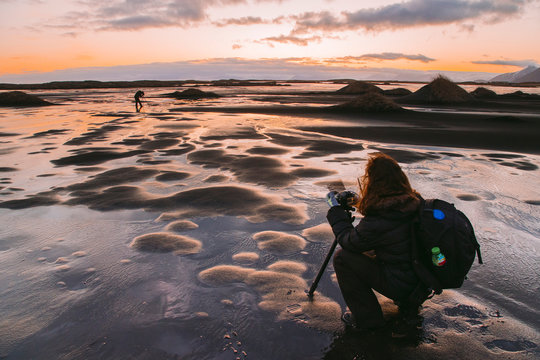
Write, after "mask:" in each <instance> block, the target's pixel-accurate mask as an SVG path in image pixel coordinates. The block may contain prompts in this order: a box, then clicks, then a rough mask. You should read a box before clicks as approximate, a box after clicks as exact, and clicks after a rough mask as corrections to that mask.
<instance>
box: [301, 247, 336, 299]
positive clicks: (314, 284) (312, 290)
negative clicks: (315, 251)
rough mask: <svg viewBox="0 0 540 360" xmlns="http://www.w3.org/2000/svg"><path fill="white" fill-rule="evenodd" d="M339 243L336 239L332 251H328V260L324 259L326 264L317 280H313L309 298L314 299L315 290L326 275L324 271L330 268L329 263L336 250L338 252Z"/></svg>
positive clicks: (323, 265)
mask: <svg viewBox="0 0 540 360" xmlns="http://www.w3.org/2000/svg"><path fill="white" fill-rule="evenodd" d="M337 244H338V242H337V239H334V242H333V243H332V246H331V247H330V251H328V255H326V259H324V262H323V264H322V266H321V269H320V270H319V273H318V274H317V277H316V278H315V280H313V284H312V285H311V288H309V291H308V297H310V298H312V297H313V293H314V292H315V289H317V285H319V281H320V280H321V277H322V275H323V274H324V270H325V269H326V266H328V263H329V262H330V259H331V258H332V254H334V250H336V246H337Z"/></svg>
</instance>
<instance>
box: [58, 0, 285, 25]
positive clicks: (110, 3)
mask: <svg viewBox="0 0 540 360" xmlns="http://www.w3.org/2000/svg"><path fill="white" fill-rule="evenodd" d="M251 1H252V2H254V3H261V2H279V3H281V2H282V1H283V0H251ZM79 3H80V4H81V5H82V6H83V8H86V10H82V11H77V12H71V13H68V14H66V15H65V16H63V17H62V18H60V19H57V21H59V22H60V25H57V26H62V27H71V28H80V27H81V26H83V27H86V28H90V29H97V30H107V31H111V30H118V31H125V30H141V29H146V28H161V27H188V26H192V25H195V24H198V23H202V22H204V21H207V20H208V14H207V12H208V9H210V8H213V7H222V6H231V5H241V4H247V3H249V0H152V1H150V0H107V1H103V0H95V1H89V0H79ZM263 21H264V20H262V19H257V18H256V17H244V18H239V19H228V20H224V21H222V22H217V23H215V25H217V26H226V25H243V24H246V25H247V24H250V23H258V22H263Z"/></svg>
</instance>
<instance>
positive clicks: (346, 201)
mask: <svg viewBox="0 0 540 360" xmlns="http://www.w3.org/2000/svg"><path fill="white" fill-rule="evenodd" d="M336 200H337V202H338V203H339V205H341V207H343V208H344V209H345V210H354V208H353V206H356V204H358V201H359V198H358V194H357V193H355V192H354V191H349V190H345V191H342V192H340V193H339V194H337V195H336Z"/></svg>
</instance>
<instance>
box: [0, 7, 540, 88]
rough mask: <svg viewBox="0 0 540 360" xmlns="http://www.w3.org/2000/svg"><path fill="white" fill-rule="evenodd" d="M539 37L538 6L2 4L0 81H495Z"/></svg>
mask: <svg viewBox="0 0 540 360" xmlns="http://www.w3.org/2000/svg"><path fill="white" fill-rule="evenodd" d="M539 34H540V0H401V1H400V0H376V1H372V0H0V82H11V83H35V82H47V81H61V80H102V81H105V80H143V79H147V80H185V79H200V80H215V79H229V78H236V79H281V80H289V79H323V80H324V79H336V78H355V79H359V80H387V79H388V80H392V79H395V80H429V78H430V77H431V78H433V77H435V76H436V75H437V74H439V73H440V74H444V75H447V76H448V77H450V78H451V79H452V80H456V81H464V80H486V79H489V78H492V77H493V76H495V75H497V74H500V73H506V72H514V71H519V70H520V69H522V68H523V67H526V66H530V65H532V66H538V64H539V63H540V46H539V44H540V42H539V40H538V36H539Z"/></svg>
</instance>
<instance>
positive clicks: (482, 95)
mask: <svg viewBox="0 0 540 360" xmlns="http://www.w3.org/2000/svg"><path fill="white" fill-rule="evenodd" d="M471 95H472V96H474V97H475V98H477V99H495V98H496V97H497V93H496V92H495V91H493V90H489V89H486V88H485V87H477V88H476V89H475V90H473V91H471Z"/></svg>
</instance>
